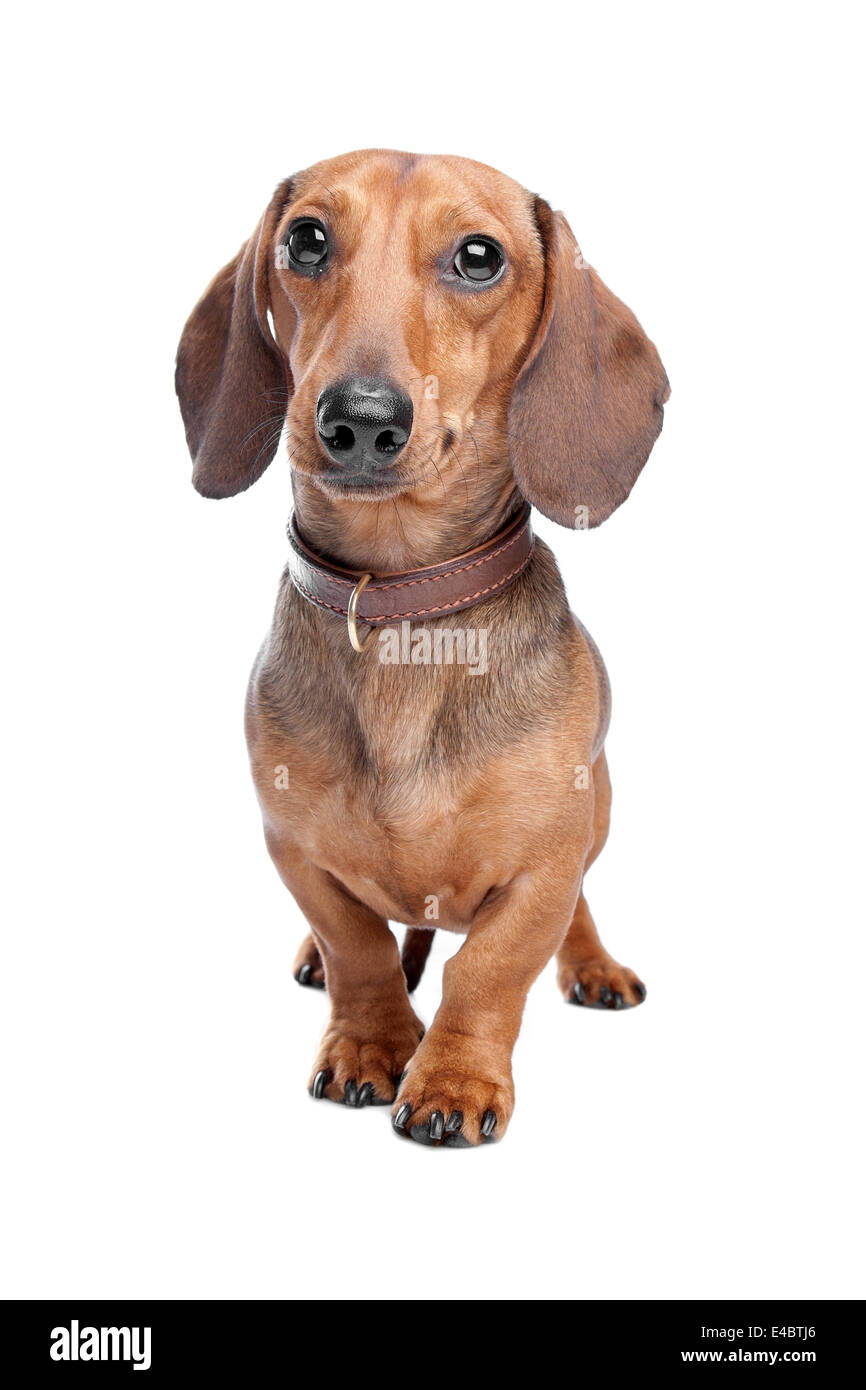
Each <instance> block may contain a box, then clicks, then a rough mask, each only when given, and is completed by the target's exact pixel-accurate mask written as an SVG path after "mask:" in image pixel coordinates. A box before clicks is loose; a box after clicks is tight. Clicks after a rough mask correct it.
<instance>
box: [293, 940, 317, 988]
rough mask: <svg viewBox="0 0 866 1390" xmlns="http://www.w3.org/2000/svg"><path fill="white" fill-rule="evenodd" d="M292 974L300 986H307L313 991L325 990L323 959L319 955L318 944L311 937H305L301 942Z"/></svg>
mask: <svg viewBox="0 0 866 1390" xmlns="http://www.w3.org/2000/svg"><path fill="white" fill-rule="evenodd" d="M292 974H293V975H294V977H295V979H296V980H297V982H298V984H299V985H306V986H307V987H308V988H311V989H324V988H325V970H324V967H323V965H322V957H321V956H320V955H319V952H318V949H317V947H316V943H315V941H314V940H313V938H312V937H311V936H305V937H304V939H303V941H302V942H301V945H300V948H299V950H298V954H297V955H296V956H295V963H294V965H293V966H292Z"/></svg>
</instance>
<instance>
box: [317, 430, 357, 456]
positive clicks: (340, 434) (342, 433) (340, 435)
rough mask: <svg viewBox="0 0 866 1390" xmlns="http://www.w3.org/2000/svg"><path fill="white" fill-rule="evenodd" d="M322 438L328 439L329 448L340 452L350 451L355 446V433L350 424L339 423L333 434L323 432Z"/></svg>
mask: <svg viewBox="0 0 866 1390" xmlns="http://www.w3.org/2000/svg"><path fill="white" fill-rule="evenodd" d="M322 438H323V439H324V440H326V441H327V445H328V448H329V449H333V450H336V452H337V453H338V454H343V453H348V452H349V450H350V449H354V447H355V434H354V431H353V430H350V429H349V426H348V425H337V426H336V427H335V429H334V431H333V433H332V434H324V433H323V434H322Z"/></svg>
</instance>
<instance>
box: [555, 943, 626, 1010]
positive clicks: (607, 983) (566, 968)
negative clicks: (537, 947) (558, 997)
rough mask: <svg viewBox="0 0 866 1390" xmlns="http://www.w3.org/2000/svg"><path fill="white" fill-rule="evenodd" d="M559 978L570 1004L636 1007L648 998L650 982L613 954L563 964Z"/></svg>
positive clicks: (594, 1006) (600, 1007) (558, 973)
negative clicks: (648, 984) (647, 992)
mask: <svg viewBox="0 0 866 1390" xmlns="http://www.w3.org/2000/svg"><path fill="white" fill-rule="evenodd" d="M556 982H557V984H558V985H559V988H560V989H561V990H562V993H563V996H564V998H565V1001H566V1003H567V1004H582V1005H583V1006H584V1007H585V1008H590V1009H633V1008H636V1007H637V1005H638V1004H642V1003H643V1001H644V1000H645V999H646V985H645V984H644V983H643V982H642V981H641V980H639V979H638V977H637V975H636V974H635V973H634V971H633V970H629V968H628V966H626V965H620V964H619V962H618V961H615V960H614V958H613V956H607V955H604V956H594V957H591V958H589V959H587V960H582V961H579V962H577V963H575V964H568V965H560V967H559V970H558V972H557V976H556Z"/></svg>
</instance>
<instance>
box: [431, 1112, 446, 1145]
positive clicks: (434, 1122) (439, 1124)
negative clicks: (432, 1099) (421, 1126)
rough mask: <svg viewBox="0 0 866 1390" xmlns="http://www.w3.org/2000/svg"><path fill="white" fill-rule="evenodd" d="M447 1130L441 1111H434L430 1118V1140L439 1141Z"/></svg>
mask: <svg viewBox="0 0 866 1390" xmlns="http://www.w3.org/2000/svg"><path fill="white" fill-rule="evenodd" d="M444 1129H445V1116H444V1115H443V1114H442V1111H441V1110H434V1111H433V1114H432V1115H431V1116H430V1138H431V1139H436V1140H439V1139H441V1138H442V1133H443V1130H444Z"/></svg>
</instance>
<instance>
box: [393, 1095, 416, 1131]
mask: <svg viewBox="0 0 866 1390" xmlns="http://www.w3.org/2000/svg"><path fill="white" fill-rule="evenodd" d="M411 1114H412V1107H411V1105H410V1104H409V1103H408V1101H407V1102H406V1103H405V1104H404V1105H401V1106H400V1109H399V1110H398V1111H397V1114H396V1115H395V1116H394V1118H393V1120H392V1121H391V1123H392V1125H393V1126H394V1128H395V1129H400V1130H403V1129H405V1128H406V1121H407V1120H408V1118H409V1116H410V1115H411Z"/></svg>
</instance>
